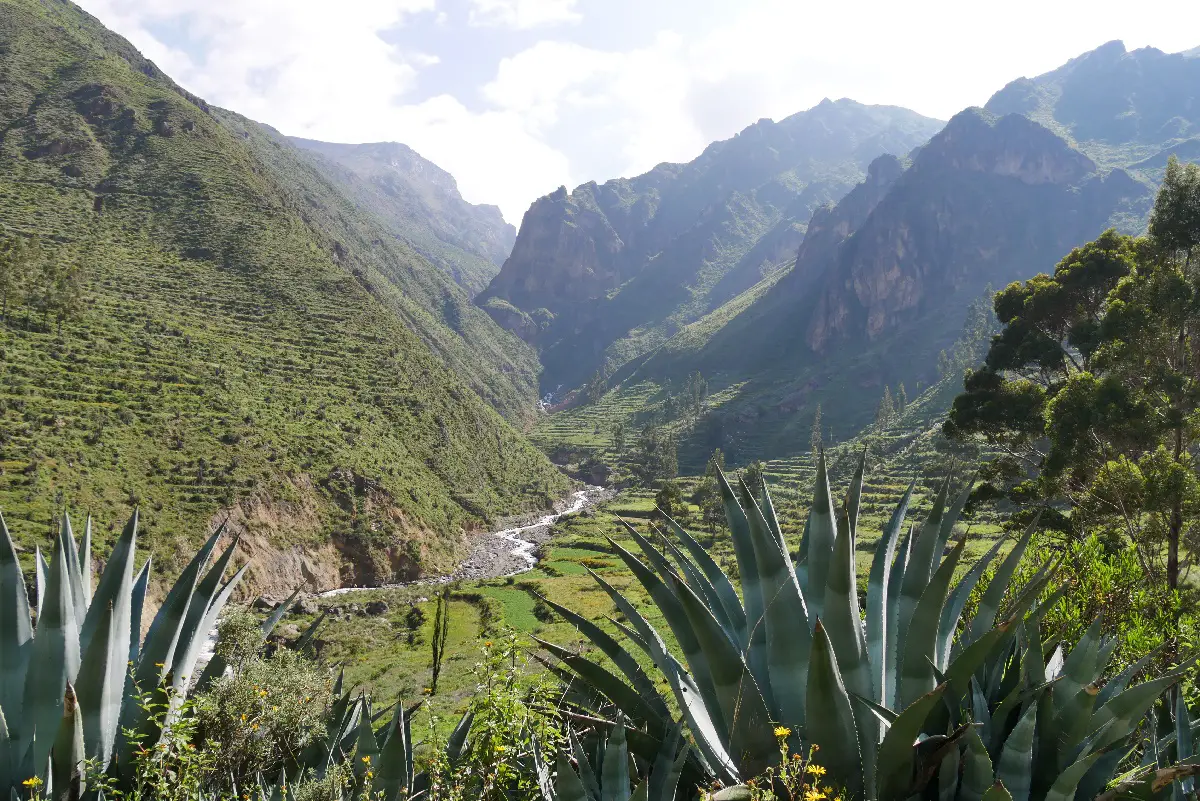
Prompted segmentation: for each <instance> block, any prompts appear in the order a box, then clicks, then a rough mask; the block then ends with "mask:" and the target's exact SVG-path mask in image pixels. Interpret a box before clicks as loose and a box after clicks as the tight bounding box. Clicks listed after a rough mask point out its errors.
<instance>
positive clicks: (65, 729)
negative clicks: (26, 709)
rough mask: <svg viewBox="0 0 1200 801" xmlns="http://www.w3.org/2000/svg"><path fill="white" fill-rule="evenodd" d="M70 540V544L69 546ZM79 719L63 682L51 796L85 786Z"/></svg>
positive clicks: (79, 791) (73, 794) (74, 794)
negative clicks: (52, 793) (63, 690)
mask: <svg viewBox="0 0 1200 801" xmlns="http://www.w3.org/2000/svg"><path fill="white" fill-rule="evenodd" d="M73 545H74V543H72V546H73ZM85 758H86V755H85V754H84V751H83V720H82V718H81V717H80V714H79V699H78V698H76V697H75V688H74V687H72V686H71V685H70V683H68V684H67V689H66V693H65V694H64V695H63V704H62V719H61V720H60V721H59V725H58V733H57V736H56V737H55V739H54V745H53V747H52V749H51V752H50V763H51V765H52V768H51V776H52V780H51V787H53V788H54V797H57V798H67V799H70V798H80V797H81V796H83V794H84V791H85V790H86V789H87V786H86V782H85V780H84V775H83V761H84V759H85Z"/></svg>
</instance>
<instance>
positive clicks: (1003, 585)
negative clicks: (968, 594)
mask: <svg viewBox="0 0 1200 801" xmlns="http://www.w3.org/2000/svg"><path fill="white" fill-rule="evenodd" d="M1038 519H1040V515H1039V517H1037V518H1034V520H1033V522H1032V523H1030V524H1029V527H1028V528H1026V529H1025V533H1024V534H1023V535H1022V536H1021V539H1020V540H1018V541H1017V544H1016V545H1014V546H1013V549H1012V550H1011V551H1009V552H1008V556H1006V557H1005V558H1004V561H1003V562H1001V563H1000V567H998V568H996V573H995V575H994V576H992V580H991V581H990V582H989V583H988V586H987V589H986V590H984V593H983V597H982V598H980V600H979V608H978V609H977V610H976V611H975V617H973V618H972V619H971V626H970V629H969V633H968V635H967V642H974V641H975V640H977V639H979V638H980V637H982V636H983V635H984V633H986V632H987V630H988V629H990V628H991V627H992V624H993V623H994V622H995V621H996V613H997V612H998V611H999V610H1000V603H1001V602H1002V601H1003V600H1004V594H1005V593H1006V592H1007V591H1008V586H1009V584H1010V583H1011V582H1012V577H1013V573H1015V572H1016V570H1017V565H1018V564H1020V562H1021V557H1022V556H1023V555H1024V554H1025V549H1026V548H1027V547H1028V546H1029V541H1030V540H1031V539H1033V532H1035V531H1036V530H1037V526H1038Z"/></svg>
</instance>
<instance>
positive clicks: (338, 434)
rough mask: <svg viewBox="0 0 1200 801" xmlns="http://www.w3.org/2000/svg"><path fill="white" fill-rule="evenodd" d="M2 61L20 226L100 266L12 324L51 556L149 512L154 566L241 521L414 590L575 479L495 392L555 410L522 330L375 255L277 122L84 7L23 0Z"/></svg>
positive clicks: (11, 520)
mask: <svg viewBox="0 0 1200 801" xmlns="http://www.w3.org/2000/svg"><path fill="white" fill-rule="evenodd" d="M0 70H2V71H3V74H4V75H5V87H6V91H5V92H4V93H3V94H2V95H0V122H2V123H3V126H4V130H5V135H4V137H3V138H2V139H0V227H2V228H3V230H4V232H5V233H7V234H9V235H13V234H15V235H20V236H29V235H33V234H37V235H38V236H39V237H40V238H41V239H42V241H43V243H44V247H45V250H46V252H47V253H48V254H49V257H50V258H54V259H61V260H67V261H74V262H78V263H80V264H82V265H83V266H84V268H85V274H86V282H85V283H86V285H85V295H86V304H85V307H84V309H83V311H82V313H81V315H80V316H79V317H78V319H76V320H73V321H71V322H69V323H68V324H67V325H66V326H64V328H63V330H62V332H61V335H59V333H58V332H57V331H53V330H44V329H43V328H42V326H41V325H40V321H37V320H36V319H32V320H31V319H29V317H28V316H27V314H26V313H25V311H24V310H22V309H19V308H18V309H15V310H14V309H13V308H12V307H11V305H10V315H9V319H8V321H7V324H4V325H0V509H3V512H4V514H5V518H6V520H7V522H8V525H9V528H10V529H11V530H12V531H13V533H14V536H15V538H16V541H17V543H18V545H19V547H21V548H22V549H23V551H24V553H23V557H22V558H23V560H24V561H25V562H26V564H31V560H32V553H33V546H34V545H36V544H39V543H42V544H44V543H45V542H46V541H47V538H48V534H49V531H50V526H51V524H52V520H53V518H54V517H55V515H56V514H57V513H59V512H60V511H61V510H62V509H63V508H64V507H70V508H71V509H72V510H73V511H75V512H76V513H77V514H80V515H82V514H83V513H89V512H90V513H92V514H93V515H94V516H95V519H96V521H97V526H98V528H97V536H96V540H97V542H96V547H97V551H98V552H99V553H105V552H107V549H108V548H109V547H110V546H111V543H112V541H113V539H114V538H115V535H116V532H118V531H119V530H120V527H121V525H122V524H123V523H124V521H125V520H126V518H127V517H128V515H129V514H130V512H131V510H132V509H133V508H134V507H138V508H140V510H141V513H142V532H143V534H144V535H145V539H144V542H147V543H148V544H149V547H150V549H151V551H152V553H153V555H154V557H155V566H156V567H155V571H156V575H158V574H162V575H167V576H173V575H176V574H177V573H178V570H179V569H180V568H181V563H182V562H183V561H184V560H186V558H187V556H188V554H189V546H190V545H191V544H194V543H195V542H196V540H197V538H199V537H201V536H203V535H204V534H205V533H206V532H207V530H208V529H209V528H210V527H211V526H212V525H214V524H215V523H216V522H218V521H220V520H221V519H224V518H225V517H226V516H228V515H232V516H233V518H234V520H235V522H237V523H239V524H241V525H242V527H243V528H245V529H246V530H247V531H248V533H249V534H250V535H251V539H252V540H253V541H254V543H255V544H256V545H258V546H261V547H262V548H269V549H275V550H276V551H279V552H283V553H291V552H292V551H293V549H299V550H301V551H303V552H305V553H308V554H310V555H311V554H315V557H314V558H317V559H319V560H324V562H325V563H326V568H327V569H328V570H332V571H333V575H332V579H330V578H329V577H327V578H326V579H324V580H326V581H330V580H332V581H336V580H337V579H338V575H337V569H338V567H339V566H340V565H348V570H349V571H350V572H352V573H353V574H354V578H355V579H356V580H358V581H362V580H364V579H365V580H368V581H376V580H390V579H392V578H393V577H394V576H396V575H407V574H410V573H411V572H412V571H413V570H415V569H417V568H419V567H420V566H428V567H432V568H437V567H448V566H449V565H450V564H452V563H453V561H454V559H455V558H456V555H457V552H458V550H459V548H460V547H461V545H462V543H463V539H462V533H463V531H464V529H470V528H473V527H476V526H482V525H486V521H487V520H489V519H491V518H493V517H495V516H497V515H502V514H507V513H511V512H514V511H517V510H520V509H524V508H535V507H544V506H545V505H547V503H548V501H549V500H550V499H551V498H553V497H557V496H559V495H560V494H562V493H563V492H565V491H566V489H567V487H568V483H569V482H568V481H567V480H566V479H565V478H564V477H563V476H562V475H561V474H560V473H559V472H558V471H556V470H554V469H553V467H552V466H551V465H550V463H549V462H548V461H547V460H546V459H545V458H544V457H543V456H542V455H541V454H540V453H538V452H537V451H536V450H535V449H533V448H532V447H530V446H529V444H528V443H527V442H526V441H525V439H524V438H523V437H522V436H521V435H520V434H519V433H518V432H517V431H516V430H515V429H514V428H513V427H512V426H510V425H508V424H507V423H505V422H504V420H503V419H502V418H501V417H500V415H499V414H497V412H496V411H495V410H494V409H493V408H492V407H491V406H489V405H488V404H485V403H484V402H483V401H482V400H481V399H480V395H482V396H485V397H489V398H490V399H491V400H493V401H494V404H495V406H496V407H497V408H500V409H503V410H505V411H509V412H515V411H516V410H517V409H519V408H520V407H521V406H522V404H525V402H526V400H527V401H528V408H529V409H532V397H533V383H534V379H533V378H529V377H526V378H525V379H522V378H521V376H522V374H523V372H522V371H523V370H524V368H523V367H521V364H519V363H518V362H519V360H520V359H523V358H525V357H524V356H521V353H524V350H520V351H519V352H518V350H519V349H518V350H514V351H513V352H514V353H515V354H516V356H514V358H515V359H517V361H516V362H512V363H505V362H504V361H503V359H502V358H501V357H502V356H503V353H502V352H501V351H503V350H504V348H505V347H507V346H505V345H503V343H504V342H508V341H509V340H513V341H515V339H514V338H512V337H509V336H508V335H507V334H503V335H501V334H500V332H499V331H498V329H496V328H495V327H494V326H493V325H492V324H491V323H490V320H487V318H486V315H484V314H483V313H482V312H478V314H477V315H476V316H475V317H469V316H468V315H458V314H457V313H454V303H452V302H451V301H461V303H462V305H463V306H464V307H469V306H470V304H469V302H468V301H467V299H466V295H465V293H464V292H462V291H461V290H460V289H459V288H457V287H455V286H453V284H452V283H451V282H450V281H449V279H446V278H445V277H444V276H443V275H442V274H441V273H440V272H439V271H438V270H437V269H436V268H433V267H431V266H429V265H427V264H424V263H423V262H422V261H421V260H420V259H419V258H418V257H416V256H415V255H412V254H411V253H409V252H406V251H404V249H403V247H402V246H400V245H396V246H395V247H393V246H392V245H390V244H385V245H381V246H380V247H379V248H377V249H375V250H374V251H372V250H371V249H370V246H369V242H368V243H367V244H363V240H364V238H368V237H370V236H371V231H372V230H374V229H373V228H372V224H371V222H370V219H369V218H368V217H366V216H363V215H358V214H356V211H355V209H354V207H353V205H352V204H351V203H349V201H347V200H345V198H342V197H340V196H339V195H338V194H337V193H336V192H335V191H333V189H332V188H331V187H329V186H328V185H326V184H323V183H321V181H320V178H319V176H317V175H316V173H315V171H312V170H308V168H306V167H305V165H304V163H303V161H302V160H301V159H299V158H298V157H295V156H293V155H289V152H288V151H287V150H285V149H283V148H284V145H278V146H277V145H276V144H274V143H273V140H272V138H271V136H270V135H269V134H268V133H267V132H265V129H262V128H260V127H259V126H257V125H254V124H252V123H249V121H246V120H242V119H241V118H236V117H235V116H234V115H229V114H227V113H224V112H220V111H218V110H214V109H212V108H211V107H209V106H207V104H205V103H204V102H203V101H201V100H199V99H198V98H195V97H193V96H191V95H189V94H187V93H186V92H184V91H183V90H182V89H179V88H178V87H176V86H175V85H174V84H172V83H171V81H170V80H169V79H168V78H166V77H165V76H163V75H162V74H161V73H160V72H158V71H157V69H155V68H154V67H153V65H151V64H149V62H146V61H145V60H144V59H142V58H141V56H140V55H139V54H137V53H136V51H134V50H133V48H132V47H131V46H129V44H128V43H127V42H124V40H121V39H119V37H116V36H114V35H113V34H111V33H109V32H107V31H105V30H104V29H103V28H102V27H101V26H100V25H99V24H98V23H97V22H96V21H95V20H93V19H91V18H90V17H87V16H86V15H85V14H83V13H82V12H80V11H79V10H78V9H76V8H74V7H73V6H70V5H66V4H60V3H52V2H40V0H2V2H0ZM382 238H383V239H386V237H382ZM368 260H369V261H370V262H371V264H373V265H375V266H374V268H372V269H370V270H364V269H362V267H363V265H364V264H365V262H366V261H368ZM439 293H440V294H439ZM443 314H446V315H449V317H454V318H455V319H456V320H457V321H458V322H457V325H458V326H459V328H460V329H461V330H462V331H465V332H468V333H471V332H474V333H476V334H478V336H477V339H478V349H477V350H476V349H472V348H468V347H467V345H466V340H465V339H464V335H463V334H461V333H459V332H458V330H456V329H454V328H453V327H452V326H450V325H448V324H447V323H446V321H445V320H446V319H449V317H447V318H445V319H443V318H442V317H440V315H443ZM479 326H483V328H480V327H479ZM485 329H486V330H485ZM488 331H491V332H494V333H495V334H496V337H495V338H494V341H493V342H492V343H491V344H492V345H493V346H494V347H495V348H496V352H494V353H492V356H488V355H487V354H488V347H489V345H488V336H490V335H489V334H488ZM518 344H520V343H518ZM520 347H521V348H524V346H523V345H521V346H520ZM525 350H527V349H525ZM469 354H474V355H469ZM481 354H482V355H481ZM492 357H495V361H493V362H489V364H490V366H487V365H485V364H484V362H488V360H489V359H491V358H492ZM518 357H519V358H518ZM502 374H503V375H506V376H511V378H503V379H501V378H500V377H499V376H501V375H502ZM522 381H524V382H525V383H526V384H527V385H528V386H525V388H524V389H522V388H521V386H520V385H521V382H522ZM477 393H478V394H477ZM523 398H524V399H525V400H522V399H523ZM514 417H515V419H518V420H519V419H520V416H519V415H514ZM331 543H332V544H331ZM273 567H274V566H273V565H272V564H271V560H270V559H269V558H268V559H263V560H260V567H259V568H256V570H259V571H260V572H259V574H258V576H257V577H256V578H255V580H254V581H252V582H251V586H260V587H261V586H263V585H264V583H266V584H269V583H270V582H271V581H272V580H273V579H272V577H271V576H270V575H268V574H269V573H270V571H271V570H272V569H273ZM290 580H292V577H291V576H290V575H284V576H281V577H275V578H274V581H275V582H276V583H278V582H281V581H290Z"/></svg>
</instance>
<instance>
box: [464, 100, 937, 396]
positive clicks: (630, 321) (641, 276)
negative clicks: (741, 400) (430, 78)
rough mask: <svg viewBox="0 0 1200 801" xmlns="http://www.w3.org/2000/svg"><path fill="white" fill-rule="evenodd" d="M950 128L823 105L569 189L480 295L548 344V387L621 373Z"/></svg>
mask: <svg viewBox="0 0 1200 801" xmlns="http://www.w3.org/2000/svg"><path fill="white" fill-rule="evenodd" d="M941 125H942V123H940V122H938V121H936V120H931V119H928V118H926V117H922V116H920V115H918V114H916V113H914V112H911V111H908V110H906V109H901V108H895V107H890V106H864V105H862V104H859V103H855V102H853V101H851V100H839V101H836V102H833V101H829V100H825V101H823V102H822V103H820V104H819V105H817V106H816V107H814V108H812V109H810V110H808V111H804V112H801V113H799V114H795V115H792V116H791V117H788V118H786V119H784V120H781V121H779V122H773V121H771V120H760V121H759V122H757V123H755V124H753V125H751V126H749V127H748V128H746V129H745V130H743V131H742V132H741V133H739V134H738V135H737V136H735V137H734V138H732V139H729V140H725V141H722V142H716V143H714V144H712V145H710V146H709V147H708V148H706V149H705V151H704V152H703V153H702V154H701V155H700V156H699V157H698V158H696V159H695V160H693V161H691V162H689V163H687V164H660V165H659V166H658V167H656V168H654V169H653V170H651V171H650V172H648V173H646V174H644V175H640V176H638V177H636V178H631V179H616V180H612V181H608V182H606V183H604V184H596V183H587V184H583V185H582V186H580V187H577V188H576V189H575V190H574V191H572V192H570V193H568V192H567V190H566V188H565V187H562V188H560V189H558V190H557V191H555V192H553V193H551V194H550V195H547V196H545V197H543V198H541V199H539V200H538V201H536V202H535V203H534V204H533V205H532V206H531V207H530V209H529V211H527V212H526V214H525V217H524V219H523V220H522V223H521V228H520V231H519V232H518V234H517V241H516V244H515V245H514V247H513V251H512V255H511V256H509V258H508V260H507V261H506V262H505V263H504V266H503V267H502V268H501V270H500V273H499V274H498V275H497V276H496V277H495V278H494V279H493V280H492V283H491V285H490V286H489V287H488V288H487V289H486V290H485V291H484V292H482V293H481V294H480V295H479V296H478V297H477V298H476V302H477V303H479V304H480V305H481V306H482V307H483V308H484V309H486V310H487V311H488V312H489V313H490V314H491V315H492V317H493V318H494V319H496V320H497V321H498V322H500V323H501V324H502V325H504V326H506V327H507V328H509V329H510V330H512V331H515V332H517V333H518V334H519V335H520V336H522V338H524V339H525V340H526V341H529V342H531V343H533V344H535V345H536V346H537V347H538V348H539V350H540V352H541V359H542V364H543V367H544V370H545V372H544V374H543V376H542V386H543V388H544V389H547V390H550V391H556V390H559V389H563V388H565V389H569V388H571V387H574V386H577V385H579V384H580V383H582V382H583V381H585V380H587V379H588V378H589V377H590V376H591V375H592V374H593V372H595V371H596V370H598V369H599V370H603V371H604V372H605V373H613V372H615V371H617V370H619V369H620V367H621V366H622V365H624V364H626V363H628V362H630V360H632V359H635V358H637V357H639V356H641V355H643V354H645V353H647V352H649V351H651V350H653V349H654V348H655V347H657V346H659V345H660V344H662V343H663V342H666V341H667V340H668V339H670V338H671V337H672V336H673V335H675V334H676V333H677V332H678V331H680V330H681V329H682V328H683V327H684V326H686V325H688V324H690V323H692V322H694V321H696V320H698V319H700V318H702V317H703V316H704V315H706V314H708V313H710V312H712V311H714V310H716V309H718V308H720V307H721V306H722V305H723V304H724V303H725V302H727V301H729V300H731V299H732V298H734V297H736V296H737V295H738V294H740V293H741V292H743V291H745V290H746V289H748V288H750V287H752V286H755V285H756V284H758V283H759V282H760V281H761V280H763V279H764V277H766V276H768V275H769V274H771V273H772V272H774V271H775V270H776V269H777V268H778V267H779V266H780V265H781V264H782V263H784V262H787V261H790V260H791V258H792V256H793V254H794V253H795V250H796V248H797V246H798V245H799V244H800V242H801V241H802V239H803V237H804V231H805V228H806V226H807V224H808V220H809V218H810V217H811V215H812V212H813V211H814V210H815V209H817V208H820V207H821V206H823V205H825V204H828V203H832V202H834V201H836V200H838V199H839V198H841V197H842V195H844V194H845V193H846V192H847V191H849V190H850V189H851V188H852V187H853V186H854V185H855V184H856V183H857V182H858V181H860V180H861V179H862V178H863V176H864V175H865V171H866V168H867V165H868V164H869V163H870V162H871V161H872V160H873V159H874V158H875V157H877V156H879V155H880V154H882V153H899V154H905V153H908V152H909V151H910V150H911V149H912V148H914V147H916V146H917V145H919V144H921V143H922V142H924V141H926V140H927V139H928V138H929V136H930V135H931V134H933V133H934V132H935V131H937V130H938V128H940V127H941Z"/></svg>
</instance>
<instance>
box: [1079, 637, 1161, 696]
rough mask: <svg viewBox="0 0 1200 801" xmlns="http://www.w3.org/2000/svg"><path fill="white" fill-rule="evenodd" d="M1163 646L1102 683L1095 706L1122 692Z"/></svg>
mask: <svg viewBox="0 0 1200 801" xmlns="http://www.w3.org/2000/svg"><path fill="white" fill-rule="evenodd" d="M1162 649H1163V645H1159V646H1158V647H1156V648H1154V649H1153V650H1151V651H1150V653H1148V654H1146V655H1145V656H1143V657H1142V658H1141V659H1139V660H1138V661H1136V662H1134V663H1133V664H1131V665H1129V666H1128V667H1126V668H1125V669H1124V670H1122V671H1121V672H1120V673H1118V674H1117V675H1116V676H1113V677H1112V678H1111V679H1109V680H1108V681H1106V682H1105V683H1104V686H1103V687H1101V688H1100V694H1099V695H1097V696H1096V706H1097V707H1101V706H1104V705H1105V704H1107V703H1108V702H1109V701H1111V700H1112V699H1113V698H1115V697H1116V696H1117V695H1118V694H1119V693H1121V692H1123V691H1124V690H1125V688H1126V687H1128V686H1129V682H1130V680H1131V679H1132V678H1133V677H1134V676H1136V675H1138V674H1139V673H1141V672H1142V671H1143V670H1145V669H1146V665H1148V664H1150V662H1151V660H1153V659H1154V658H1155V657H1156V656H1158V654H1159V653H1160V652H1161V651H1162Z"/></svg>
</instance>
